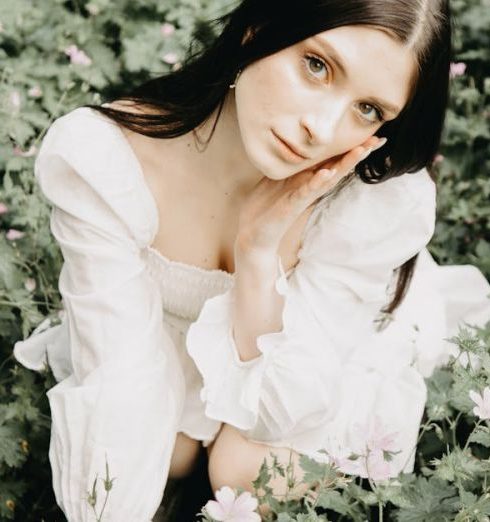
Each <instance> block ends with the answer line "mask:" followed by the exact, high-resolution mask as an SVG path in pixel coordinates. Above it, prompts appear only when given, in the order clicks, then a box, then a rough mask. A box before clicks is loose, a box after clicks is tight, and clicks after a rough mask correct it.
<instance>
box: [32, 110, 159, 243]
mask: <svg viewBox="0 0 490 522" xmlns="http://www.w3.org/2000/svg"><path fill="white" fill-rule="evenodd" d="M34 174H35V176H36V179H37V181H38V183H39V186H40V188H41V190H42V192H43V193H44V195H45V196H46V197H47V198H48V200H50V201H51V203H52V204H53V205H56V206H58V207H60V208H61V209H62V210H65V211H66V212H69V213H72V214H75V213H76V211H79V212H80V213H81V214H82V215H85V214H88V212H89V209H91V210H92V211H96V210H98V211H103V210H105V212H106V213H107V212H111V213H113V214H115V215H116V217H117V218H118V219H119V220H121V221H122V222H123V223H124V225H125V226H126V227H127V228H128V229H129V231H130V233H131V234H132V235H133V236H134V239H135V240H136V241H137V243H138V244H141V245H144V244H148V243H150V242H151V239H152V238H153V236H154V235H155V234H156V230H157V227H158V211H157V209H156V207H155V202H154V200H153V198H152V195H151V193H150V191H149V188H148V187H147V186H146V184H145V181H144V177H143V173H142V172H141V168H140V166H139V163H138V161H137V159H136V158H135V156H134V153H133V151H132V149H131V148H130V146H129V144H128V142H127V141H126V138H125V136H124V134H123V133H122V131H121V129H120V127H119V126H118V124H117V123H116V122H115V121H112V120H111V119H109V118H108V117H106V116H105V115H103V114H101V113H98V112H97V111H95V110H93V109H91V108H89V107H79V108H76V109H74V110H72V111H71V112H69V113H67V114H65V115H63V116H61V117H59V118H57V119H56V120H55V121H54V122H53V123H52V124H51V126H50V127H49V129H48V132H47V133H46V135H45V136H44V138H43V140H42V143H41V147H40V149H39V153H38V156H37V157H36V161H35V164H34ZM81 194H85V195H86V196H87V197H88V196H89V195H90V196H91V197H90V201H80V196H81ZM83 205H85V208H86V209H87V210H86V211H83V208H84V206H83Z"/></svg>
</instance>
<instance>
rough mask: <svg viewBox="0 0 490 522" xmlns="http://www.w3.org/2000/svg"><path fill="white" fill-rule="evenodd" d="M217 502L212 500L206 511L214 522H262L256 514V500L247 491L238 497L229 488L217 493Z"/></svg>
mask: <svg viewBox="0 0 490 522" xmlns="http://www.w3.org/2000/svg"><path fill="white" fill-rule="evenodd" d="M215 497H216V500H210V501H209V502H208V503H207V504H206V505H205V506H204V510H205V511H206V513H207V514H208V515H209V516H210V517H212V518H213V519H214V520H217V521H219V522H260V516H259V515H258V514H257V513H256V512H255V510H256V509H257V506H258V501H257V499H256V498H254V497H252V495H251V494H250V493H249V492H248V491H245V492H244V493H242V494H241V495H239V496H238V497H237V496H236V494H235V492H234V491H233V490H232V489H231V488H229V487H228V486H224V487H222V488H221V489H219V490H218V491H216V493H215Z"/></svg>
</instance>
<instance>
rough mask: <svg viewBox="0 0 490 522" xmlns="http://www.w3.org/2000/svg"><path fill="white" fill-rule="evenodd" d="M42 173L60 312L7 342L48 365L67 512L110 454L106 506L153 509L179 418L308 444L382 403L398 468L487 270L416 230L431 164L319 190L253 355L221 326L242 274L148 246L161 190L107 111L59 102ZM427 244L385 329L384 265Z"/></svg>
mask: <svg viewBox="0 0 490 522" xmlns="http://www.w3.org/2000/svg"><path fill="white" fill-rule="evenodd" d="M35 176H36V179H37V181H38V183H39V185H40V188H41V190H42V192H43V193H44V195H45V196H46V197H47V199H48V200H49V202H50V204H51V205H52V214H51V231H52V233H53V235H54V237H55V238H56V240H57V242H58V243H59V245H60V247H61V250H62V254H63V258H64V263H63V267H62V270H61V273H60V278H59V290H60V293H61V295H62V298H63V304H64V310H65V315H64V317H63V320H62V323H61V324H59V325H56V326H51V325H49V324H46V323H43V324H42V325H41V326H40V327H39V328H37V329H36V330H35V331H34V332H33V333H32V334H31V336H30V337H29V338H28V339H26V340H24V341H20V342H18V343H16V345H15V347H14V355H15V357H16V359H17V360H18V361H19V362H20V363H21V364H23V365H24V366H26V367H28V368H31V369H33V370H38V371H39V370H41V369H42V368H43V367H44V365H45V364H46V363H48V364H49V365H50V367H51V368H52V370H53V373H54V375H55V377H56V380H57V381H58V383H57V384H56V385H55V386H54V387H53V388H51V389H50V390H49V391H48V393H47V395H48V399H49V403H50V408H51V416H52V428H51V442H50V450H49V458H50V464H51V468H52V473H53V489H54V492H55V495H56V500H57V502H58V504H59V505H60V507H61V508H62V509H63V511H64V513H65V515H66V517H67V519H68V520H69V521H70V522H85V521H89V520H92V519H93V513H92V510H91V508H90V506H89V504H88V502H87V501H86V497H87V491H89V490H90V489H91V487H92V483H93V481H94V479H95V476H96V475H98V476H99V477H103V476H104V473H105V462H106V457H107V461H108V464H109V471H110V476H111V477H117V478H116V480H115V482H114V486H113V489H112V490H111V492H110V496H109V501H108V503H107V506H106V508H105V512H104V520H105V521H107V522H113V521H117V522H120V521H121V520H131V521H132V522H140V521H141V522H148V521H150V520H151V518H152V516H153V515H154V513H155V512H156V510H157V508H158V506H159V504H160V502H161V500H162V496H163V490H164V487H165V484H166V480H167V475H168V467H169V463H170V458H171V454H172V449H173V444H174V440H175V435H176V433H177V432H179V431H182V432H184V433H186V434H188V435H189V436H191V437H193V438H195V439H198V440H202V441H203V443H204V444H207V443H209V442H210V441H211V440H213V438H214V437H215V435H216V433H217V431H218V429H219V427H220V423H221V422H228V423H230V424H232V425H234V426H236V427H237V428H239V429H241V430H243V432H244V433H245V434H246V435H247V436H248V437H250V438H251V439H253V440H257V441H266V442H267V443H269V444H271V445H286V446H289V447H291V448H294V449H297V450H299V451H304V452H306V453H310V454H312V455H316V453H315V452H316V451H317V450H318V449H320V448H323V447H324V448H327V449H329V450H330V451H332V452H333V451H334V450H335V448H337V449H338V448H339V447H345V448H347V447H348V448H350V449H353V448H354V449H355V446H356V443H357V444H359V440H358V439H359V436H358V431H359V425H361V426H362V424H363V423H364V422H366V421H367V422H368V423H370V425H372V422H370V420H372V419H381V420H382V422H383V424H384V425H386V426H388V427H389V429H390V431H391V432H392V431H396V432H398V433H400V434H401V436H400V437H399V438H398V439H397V442H398V443H399V447H397V449H399V450H400V451H401V453H399V454H398V455H396V456H395V459H394V461H393V462H392V463H391V466H392V470H391V471H392V472H393V473H396V472H397V471H399V470H401V469H404V470H406V471H408V470H410V469H411V467H412V466H413V457H410V453H411V450H412V448H413V446H414V444H415V440H416V436H417V430H418V427H419V423H420V418H421V415H422V412H423V407H424V402H425V398H426V388H425V383H424V379H423V377H424V376H427V375H430V373H431V372H432V370H433V368H434V367H435V365H436V364H439V363H441V362H443V361H444V360H445V358H446V357H447V353H448V351H449V345H448V343H446V342H444V341H443V338H444V337H448V336H450V335H452V334H453V333H456V331H457V325H458V324H459V323H460V322H461V321H463V320H465V321H467V322H469V323H470V324H479V325H483V324H484V323H485V322H486V321H487V320H488V319H490V301H489V299H488V297H487V296H488V294H489V293H490V285H489V284H488V282H487V281H486V280H485V278H484V277H483V275H482V274H481V273H480V272H479V271H478V270H477V269H476V268H475V267H472V266H469V265H464V266H448V267H440V266H438V265H437V264H436V263H435V262H434V261H433V259H432V258H431V256H430V254H429V253H428V251H427V250H426V249H425V248H424V247H425V245H426V244H427V243H428V242H429V240H430V238H431V236H432V234H433V230H434V220H435V189H434V186H433V184H432V182H431V180H430V179H429V176H428V174H427V172H426V171H421V172H419V173H417V174H415V175H405V176H402V177H400V178H396V179H393V180H389V181H387V182H385V183H383V184H380V185H376V186H374V185H366V184H363V183H362V182H360V181H359V180H356V181H355V182H354V183H353V184H352V185H350V186H348V187H347V188H346V189H345V190H344V191H342V192H341V193H340V194H339V196H338V197H337V198H336V199H334V200H331V201H329V200H328V199H323V200H321V201H320V202H319V204H318V205H317V206H316V208H315V209H314V211H313V212H312V213H311V215H310V216H309V219H308V223H307V225H306V227H305V231H304V234H303V242H302V247H301V249H300V251H299V258H300V262H299V264H298V265H297V266H296V268H294V269H292V270H291V271H290V272H289V273H288V274H285V273H284V270H283V267H282V265H281V263H280V260H279V258H278V266H279V269H280V273H281V276H280V277H279V278H278V279H277V281H276V288H277V290H278V292H280V293H282V294H283V295H284V296H285V298H286V304H285V308H284V312H283V329H282V331H281V332H276V333H270V334H265V335H261V336H259V337H258V338H257V346H258V348H259V350H260V351H261V352H262V355H261V356H260V357H258V358H257V359H254V360H252V361H248V362H242V361H240V359H239V357H238V353H237V351H236V348H235V345H234V342H233V338H232V336H231V323H230V299H231V297H232V290H233V281H234V276H233V275H232V274H229V273H227V272H225V271H222V270H205V269H201V268H198V267H195V266H191V265H187V264H184V263H179V262H175V261H170V260H169V259H167V258H166V257H165V256H163V255H162V254H160V253H159V252H157V251H156V250H154V249H153V248H151V246H150V245H151V244H152V242H153V239H154V237H155V235H156V233H157V230H158V210H157V207H156V203H155V200H154V199H153V197H152V194H151V192H150V190H149V188H148V186H147V185H146V182H145V178H144V176H143V173H142V170H141V166H140V164H139V163H138V160H137V158H136V156H135V154H134V152H133V150H132V149H131V147H130V145H129V143H128V141H127V140H126V138H125V136H124V134H123V133H122V131H121V130H120V128H119V127H118V126H117V125H116V124H115V123H114V122H112V121H110V120H109V119H107V118H105V117H104V116H103V115H101V114H99V113H97V112H95V111H93V110H91V109H89V108H85V107H81V108H78V109H75V110H73V111H71V112H70V113H68V114H66V115H64V116H62V117H60V118H58V119H57V120H56V121H55V122H54V123H53V124H52V125H51V127H50V129H49V130H48V132H47V134H46V136H45V137H44V139H43V142H42V145H41V148H40V151H39V154H38V156H37V158H36V162H35ZM419 251H421V254H420V255H419V260H418V263H417V268H416V272H415V276H414V279H413V281H412V285H411V286H410V290H409V292H408V294H407V296H406V298H405V301H404V303H403V304H402V306H400V308H399V309H398V311H397V312H396V314H395V318H394V320H393V321H392V322H391V323H390V324H389V326H388V327H387V328H385V329H384V330H382V331H380V332H378V331H377V330H376V329H375V325H374V323H373V320H375V319H376V317H377V313H378V311H379V309H380V308H381V307H382V306H383V305H384V304H386V302H387V301H388V300H389V296H388V295H387V292H388V290H389V287H390V283H391V282H392V278H391V276H392V270H393V269H394V268H395V267H397V266H399V265H400V264H402V263H403V262H404V261H406V260H407V259H409V258H410V257H412V256H413V255H414V254H415V253H417V252H419ZM415 324H416V325H417V326H416V328H414V325H415ZM366 433H367V432H366ZM369 433H370V432H369ZM354 434H357V435H355V436H354ZM367 435H368V433H367ZM367 435H366V436H367ZM405 458H408V460H409V462H408V464H407V465H406V466H405V467H404V463H405ZM402 461H403V462H402ZM99 487H100V486H99ZM101 495H102V491H101V490H100V489H99V497H100V496H101Z"/></svg>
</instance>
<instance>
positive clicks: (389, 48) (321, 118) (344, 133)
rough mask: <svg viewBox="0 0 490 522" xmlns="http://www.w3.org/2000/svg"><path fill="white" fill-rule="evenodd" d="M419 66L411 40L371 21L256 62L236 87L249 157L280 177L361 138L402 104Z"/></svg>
mask: <svg viewBox="0 0 490 522" xmlns="http://www.w3.org/2000/svg"><path fill="white" fill-rule="evenodd" d="M415 67H416V64H415V59H414V56H413V55H412V53H411V52H410V51H409V50H407V48H405V47H403V46H402V45H401V44H400V43H399V42H397V41H395V40H394V39H393V38H391V37H390V36H388V34H386V33H385V32H383V31H381V30H378V29H376V28H373V27H367V26H344V27H339V28H336V29H331V30H328V31H325V32H322V33H319V34H317V35H316V36H313V37H311V38H308V39H306V40H303V41H302V42H299V43H297V44H295V45H293V46H290V47H287V48H286V49H283V50H282V51H279V52H277V53H275V54H273V55H271V56H268V57H266V58H263V59H261V60H259V61H257V62H254V63H253V64H251V65H249V66H248V67H246V68H245V69H244V70H243V72H242V73H241V75H240V77H239V79H238V81H237V83H236V88H235V102H236V111H237V119H238V126H239V128H240V133H241V137H242V141H243V145H244V148H245V151H246V153H247V155H248V157H249V159H250V161H251V163H252V164H253V165H254V166H255V167H256V168H258V169H259V170H260V171H261V172H262V173H263V174H264V175H265V176H267V177H269V178H271V179H283V178H287V177H289V176H291V175H292V174H295V173H296V172H299V171H302V170H305V169H307V168H310V167H312V166H314V165H317V164H319V163H321V162H324V161H326V160H327V159H330V158H333V157H334V156H338V155H341V154H343V153H345V152H347V151H349V150H350V149H352V148H354V147H356V146H357V145H360V144H362V143H364V142H365V141H366V140H367V138H369V136H371V135H373V134H375V133H376V131H377V130H378V129H379V128H380V127H381V126H382V124H383V121H382V120H381V119H380V118H383V119H385V120H392V119H394V118H396V116H397V114H398V112H399V111H400V110H401V109H402V108H403V106H404V105H405V103H406V102H407V100H408V96H409V89H410V81H411V78H412V75H413V74H414V72H415ZM389 106H394V107H396V108H397V109H396V110H395V109H393V110H395V112H392V110H391V109H390V108H389ZM281 140H284V141H287V142H288V143H289V145H290V146H291V147H293V148H294V149H296V151H297V152H298V153H299V154H301V155H302V156H304V157H303V158H302V157H300V156H298V155H295V154H294V153H291V152H290V151H289V149H288V147H286V146H285V145H284V144H283V143H281Z"/></svg>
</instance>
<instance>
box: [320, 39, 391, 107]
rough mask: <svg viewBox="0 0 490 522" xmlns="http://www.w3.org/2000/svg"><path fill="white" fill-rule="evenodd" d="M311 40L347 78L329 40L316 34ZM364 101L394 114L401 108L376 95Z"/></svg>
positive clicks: (344, 69) (347, 77) (337, 54)
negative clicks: (325, 51)
mask: <svg viewBox="0 0 490 522" xmlns="http://www.w3.org/2000/svg"><path fill="white" fill-rule="evenodd" d="M313 40H315V41H316V42H317V43H319V44H320V45H321V46H323V47H324V48H325V49H326V50H327V51H328V54H329V55H330V57H331V59H332V61H333V62H334V63H335V65H336V66H337V67H338V68H339V70H340V72H341V73H342V74H343V75H344V76H345V78H346V79H347V80H348V79H349V74H348V73H347V70H346V68H345V65H344V62H343V60H342V58H341V56H340V54H339V53H338V52H337V50H336V49H335V48H334V47H333V46H332V44H330V42H327V41H326V40H324V39H323V38H321V37H320V36H318V35H316V36H314V37H313ZM366 101H369V102H373V103H376V104H378V105H379V106H380V107H382V108H383V109H385V110H386V111H388V112H391V113H392V114H393V115H394V116H398V114H400V112H401V109H400V108H399V107H397V106H396V105H393V104H391V103H389V102H387V101H385V100H381V99H380V98H377V97H376V96H370V97H369V98H367V99H366Z"/></svg>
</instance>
